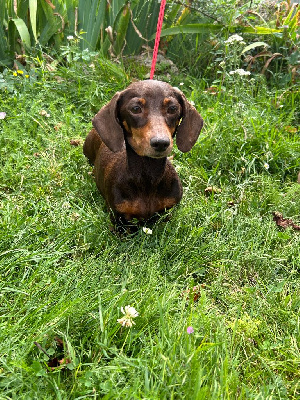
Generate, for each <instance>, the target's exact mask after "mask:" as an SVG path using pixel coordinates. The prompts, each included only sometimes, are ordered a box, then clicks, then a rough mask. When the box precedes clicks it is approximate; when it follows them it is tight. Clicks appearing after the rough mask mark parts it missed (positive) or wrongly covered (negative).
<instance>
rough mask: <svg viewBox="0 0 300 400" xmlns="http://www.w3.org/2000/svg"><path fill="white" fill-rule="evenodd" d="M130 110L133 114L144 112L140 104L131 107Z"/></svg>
mask: <svg viewBox="0 0 300 400" xmlns="http://www.w3.org/2000/svg"><path fill="white" fill-rule="evenodd" d="M130 111H131V112H132V114H140V113H141V112H142V108H141V107H140V106H133V107H131V109H130Z"/></svg>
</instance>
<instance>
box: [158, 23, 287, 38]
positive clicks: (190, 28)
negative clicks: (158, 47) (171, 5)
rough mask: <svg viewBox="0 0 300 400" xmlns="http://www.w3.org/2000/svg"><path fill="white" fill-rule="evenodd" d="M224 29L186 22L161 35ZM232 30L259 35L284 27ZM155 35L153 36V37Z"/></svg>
mask: <svg viewBox="0 0 300 400" xmlns="http://www.w3.org/2000/svg"><path fill="white" fill-rule="evenodd" d="M223 29H228V27H226V26H225V25H222V24H186V25H179V26H173V27H171V28H167V29H163V30H162V31H161V36H169V35H170V36H171V35H178V34H180V33H190V34H193V33H194V34H197V33H202V32H205V31H206V32H212V31H214V32H216V31H222V30H223ZM229 31H230V32H244V33H253V34H258V35H272V34H274V33H280V32H282V29H271V28H265V27H263V26H256V27H252V26H240V25H239V26H231V27H230V28H229ZM154 37H155V35H153V36H152V37H151V39H153V38H154Z"/></svg>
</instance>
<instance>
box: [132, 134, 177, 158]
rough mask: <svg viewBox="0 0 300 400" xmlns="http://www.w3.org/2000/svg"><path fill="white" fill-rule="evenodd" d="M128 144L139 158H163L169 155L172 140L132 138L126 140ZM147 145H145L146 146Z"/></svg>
mask: <svg viewBox="0 0 300 400" xmlns="http://www.w3.org/2000/svg"><path fill="white" fill-rule="evenodd" d="M127 141H128V144H129V145H130V147H131V148H132V149H133V150H134V152H135V153H136V154H138V155H139V156H141V157H149V158H155V159H158V158H165V157H168V156H169V155H170V153H171V152H172V149H173V140H172V139H169V138H165V137H164V138H157V137H152V138H151V139H148V140H147V141H145V140H136V138H134V137H128V138H127ZM146 143H147V144H146Z"/></svg>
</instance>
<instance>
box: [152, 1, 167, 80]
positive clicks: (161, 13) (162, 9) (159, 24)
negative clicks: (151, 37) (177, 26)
mask: <svg viewBox="0 0 300 400" xmlns="http://www.w3.org/2000/svg"><path fill="white" fill-rule="evenodd" d="M165 6H166V0H161V3H160V10H159V16H158V21H157V28H156V36H155V43H154V50H153V58H152V65H151V71H150V79H153V75H154V71H155V64H156V59H157V53H158V46H159V40H160V32H161V27H162V23H163V20H164V13H165Z"/></svg>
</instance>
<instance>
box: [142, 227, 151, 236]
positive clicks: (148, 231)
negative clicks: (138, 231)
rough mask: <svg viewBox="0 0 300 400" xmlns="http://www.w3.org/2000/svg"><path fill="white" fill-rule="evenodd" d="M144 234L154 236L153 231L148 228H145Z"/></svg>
mask: <svg viewBox="0 0 300 400" xmlns="http://www.w3.org/2000/svg"><path fill="white" fill-rule="evenodd" d="M143 232H144V233H146V235H152V232H153V231H152V229H150V228H147V227H146V226H143Z"/></svg>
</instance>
